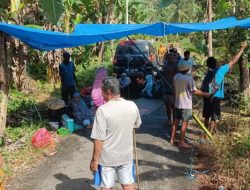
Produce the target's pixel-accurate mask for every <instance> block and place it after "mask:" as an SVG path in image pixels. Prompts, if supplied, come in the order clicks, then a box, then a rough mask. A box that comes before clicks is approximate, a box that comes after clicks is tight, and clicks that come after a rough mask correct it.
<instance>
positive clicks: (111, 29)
mask: <svg viewBox="0 0 250 190" xmlns="http://www.w3.org/2000/svg"><path fill="white" fill-rule="evenodd" d="M231 27H243V28H249V27H250V18H248V19H244V20H237V19H236V18H235V17H230V18H224V19H221V20H218V21H215V22H211V23H205V22H204V23H163V22H158V23H155V24H79V25H77V26H76V28H75V31H74V32H73V33H71V34H66V33H62V32H52V31H45V30H39V29H33V28H29V27H25V26H18V25H13V24H7V23H0V31H3V32H5V33H7V34H8V35H10V36H12V37H15V38H17V39H19V40H21V41H23V42H24V43H26V44H28V45H29V46H31V47H33V48H35V49H39V50H54V49H60V48H70V47H76V46H81V45H87V44H93V43H96V42H102V41H108V40H112V39H120V38H122V37H126V36H130V35H133V34H145V35H151V36H165V35H169V34H176V33H190V32H198V31H209V30H219V29H226V28H231Z"/></svg>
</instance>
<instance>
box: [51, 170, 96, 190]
mask: <svg viewBox="0 0 250 190" xmlns="http://www.w3.org/2000/svg"><path fill="white" fill-rule="evenodd" d="M54 177H55V178H56V179H58V180H60V181H61V183H60V184H58V185H56V187H55V189H56V190H79V189H81V190H96V189H95V188H94V187H92V185H91V184H92V180H90V179H87V178H77V179H71V178H69V177H68V176H67V175H65V174H62V173H58V174H55V175H54Z"/></svg>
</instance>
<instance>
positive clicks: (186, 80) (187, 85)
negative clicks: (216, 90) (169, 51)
mask: <svg viewBox="0 0 250 190" xmlns="http://www.w3.org/2000/svg"><path fill="white" fill-rule="evenodd" d="M177 68H178V70H179V73H177V74H176V75H175V76H174V94H175V117H174V122H173V127H172V134H171V140H170V143H171V144H174V140H175V133H176V127H177V125H178V123H179V121H180V120H182V128H181V139H180V142H179V146H182V147H186V148H189V147H191V146H190V145H188V144H186V143H185V142H184V138H185V134H186V129H187V126H188V121H189V120H190V119H192V95H193V94H195V95H199V96H206V97H210V94H209V93H205V92H202V91H200V90H197V88H196V86H195V82H194V79H193V77H192V76H191V75H189V74H188V71H189V69H190V65H189V63H188V62H186V61H180V62H179V63H178V65H177Z"/></svg>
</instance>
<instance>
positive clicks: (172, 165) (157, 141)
mask: <svg viewBox="0 0 250 190" xmlns="http://www.w3.org/2000/svg"><path fill="white" fill-rule="evenodd" d="M137 105H138V107H139V109H140V112H141V114H142V119H143V125H142V126H141V128H140V129H139V130H138V131H137V135H136V138H137V146H138V157H139V170H140V171H139V172H140V178H141V190H196V189H198V188H197V185H196V184H195V183H194V182H191V181H189V180H187V179H186V178H185V177H184V173H185V171H186V170H187V169H188V168H189V166H190V161H189V160H190V159H189V157H190V150H180V149H179V148H178V147H174V146H171V145H170V144H169V142H168V141H166V140H165V139H166V138H167V132H166V131H165V132H164V130H163V127H162V124H163V122H164V121H165V111H164V106H163V105H162V103H161V102H160V101H157V100H145V99H139V100H137ZM89 135H90V131H84V132H82V133H81V134H75V135H71V136H69V137H67V138H66V139H65V140H64V141H63V142H62V143H61V144H60V145H59V146H58V151H57V154H55V155H54V156H53V157H50V158H48V159H44V160H43V161H41V163H39V164H38V166H36V167H35V168H32V169H30V170H29V171H28V172H26V174H23V175H22V176H19V177H16V178H15V179H14V180H13V181H11V182H10V184H9V186H7V190H95V188H94V187H92V185H91V183H92V174H91V172H90V171H89V161H90V159H91V154H92V142H91V140H90V139H89V138H88V137H89ZM114 189H117V190H118V189H121V188H120V186H118V185H117V186H116V187H115V188H114Z"/></svg>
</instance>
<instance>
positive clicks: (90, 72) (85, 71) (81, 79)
mask: <svg viewBox="0 0 250 190" xmlns="http://www.w3.org/2000/svg"><path fill="white" fill-rule="evenodd" d="M100 67H106V68H107V69H108V73H109V75H111V74H112V72H113V65H112V64H110V63H103V64H91V65H84V66H83V65H82V64H80V65H76V77H77V81H78V83H79V87H84V86H90V85H92V84H93V82H94V79H95V73H96V70H97V69H98V68H100Z"/></svg>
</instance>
